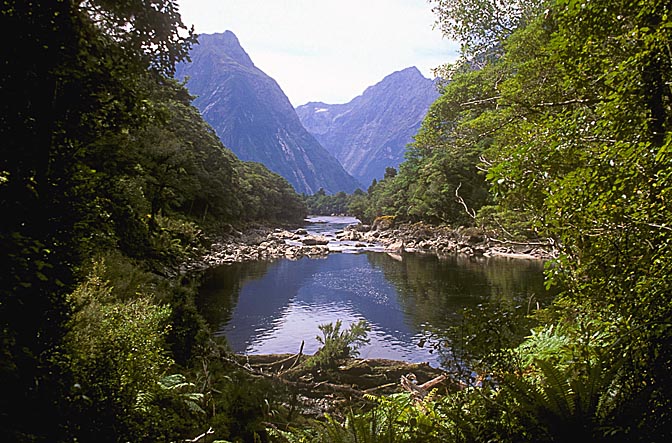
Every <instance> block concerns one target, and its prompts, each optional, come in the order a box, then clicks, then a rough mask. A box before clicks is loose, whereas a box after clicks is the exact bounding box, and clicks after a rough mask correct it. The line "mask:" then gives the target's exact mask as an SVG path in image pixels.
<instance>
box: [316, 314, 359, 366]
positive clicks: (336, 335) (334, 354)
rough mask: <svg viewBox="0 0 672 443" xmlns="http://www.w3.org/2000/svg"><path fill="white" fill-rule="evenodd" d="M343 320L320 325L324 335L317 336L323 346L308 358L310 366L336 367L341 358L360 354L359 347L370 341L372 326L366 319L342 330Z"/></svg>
mask: <svg viewBox="0 0 672 443" xmlns="http://www.w3.org/2000/svg"><path fill="white" fill-rule="evenodd" d="M341 325H342V322H341V320H337V321H336V323H327V324H323V325H320V326H319V328H320V331H322V334H323V337H320V336H319V335H318V336H317V337H315V338H316V339H317V341H318V342H320V343H321V344H322V347H321V348H320V349H319V350H318V351H317V352H316V353H315V355H314V356H312V357H310V358H309V359H308V360H306V365H307V366H308V367H316V368H320V369H328V368H334V367H336V365H337V363H338V361H339V360H342V359H346V358H349V357H355V356H357V355H358V354H359V350H358V349H359V348H360V347H361V346H363V345H365V344H366V343H368V342H369V339H368V338H367V337H366V335H367V332H368V331H369V330H370V327H369V326H368V325H367V323H366V321H364V320H360V321H358V322H357V323H353V324H351V325H350V327H349V328H348V329H346V330H345V331H341Z"/></svg>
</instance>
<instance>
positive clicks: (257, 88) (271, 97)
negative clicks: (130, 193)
mask: <svg viewBox="0 0 672 443" xmlns="http://www.w3.org/2000/svg"><path fill="white" fill-rule="evenodd" d="M190 57H191V62H190V63H181V64H179V65H178V67H177V72H176V77H177V78H180V79H183V78H185V77H186V78H188V81H187V88H188V89H189V91H190V93H192V94H194V95H196V96H197V98H196V99H195V100H194V105H195V106H196V107H197V108H198V109H199V110H200V111H201V114H202V115H203V118H204V119H205V120H206V121H207V122H208V123H209V124H210V125H211V126H212V127H213V128H214V129H215V132H216V133H217V135H218V136H219V138H220V139H221V141H222V142H223V143H224V145H225V146H226V147H228V148H229V149H231V150H232V151H233V152H234V153H235V154H236V156H238V157H239V158H240V159H241V160H246V161H256V162H259V163H262V164H264V165H265V166H266V167H268V168H269V169H270V170H271V171H273V172H276V173H278V174H280V175H281V176H283V177H284V178H285V179H287V181H289V183H291V184H292V186H294V189H296V190H297V192H302V193H306V194H313V193H315V192H317V191H318V190H319V189H320V188H323V189H324V190H325V191H327V192H328V193H335V192H338V191H345V192H352V191H353V190H355V189H356V188H357V187H359V186H360V184H359V183H358V182H357V181H356V180H355V179H354V178H353V177H352V176H350V175H349V174H348V173H347V172H345V170H344V169H343V167H342V166H341V165H340V163H339V162H338V161H337V160H336V159H335V158H334V157H333V155H332V154H330V153H329V152H328V151H327V150H326V149H324V148H323V147H322V146H321V145H320V144H319V142H318V141H317V140H316V139H315V138H314V137H313V136H312V135H311V134H310V133H308V131H306V129H305V128H304V127H303V125H302V124H301V122H300V120H299V118H298V116H297V114H296V111H295V110H294V108H293V106H292V105H291V103H290V102H289V99H288V98H287V96H286V95H285V94H284V92H283V91H282V89H281V88H280V86H279V85H278V84H277V83H276V81H275V80H273V79H272V78H271V77H269V76H268V75H266V74H265V73H264V72H263V71H261V70H260V69H259V68H257V67H256V66H255V65H254V63H253V62H252V59H251V58H250V56H249V55H248V54H247V53H246V52H245V50H244V49H243V48H242V46H241V45H240V42H239V41H238V38H237V37H236V36H235V34H234V33H233V32H231V31H226V32H224V33H219V34H201V35H200V36H199V44H198V45H195V46H194V48H193V49H192V51H191V53H190Z"/></svg>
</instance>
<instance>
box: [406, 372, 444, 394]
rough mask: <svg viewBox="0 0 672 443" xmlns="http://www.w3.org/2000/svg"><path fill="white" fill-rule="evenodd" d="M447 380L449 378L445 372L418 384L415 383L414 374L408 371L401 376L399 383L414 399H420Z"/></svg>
mask: <svg viewBox="0 0 672 443" xmlns="http://www.w3.org/2000/svg"><path fill="white" fill-rule="evenodd" d="M447 380H449V378H448V376H447V375H446V374H441V375H439V376H437V377H434V378H433V379H431V380H429V381H426V382H425V383H423V384H421V385H419V384H417V378H416V376H415V374H413V373H410V374H408V375H402V376H401V381H400V384H401V387H402V388H404V389H405V390H406V391H408V392H410V393H411V396H412V397H413V398H414V399H415V400H422V399H423V398H425V397H426V396H427V394H429V391H431V390H432V389H434V388H435V387H437V386H439V385H440V384H442V383H444V382H446V381H447Z"/></svg>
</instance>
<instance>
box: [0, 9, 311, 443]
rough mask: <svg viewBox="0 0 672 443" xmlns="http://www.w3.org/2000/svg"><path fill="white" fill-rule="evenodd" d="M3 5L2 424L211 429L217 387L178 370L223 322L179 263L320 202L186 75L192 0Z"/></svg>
mask: <svg viewBox="0 0 672 443" xmlns="http://www.w3.org/2000/svg"><path fill="white" fill-rule="evenodd" d="M0 20H1V21H0V23H1V24H2V28H3V29H5V30H7V31H10V30H11V34H10V33H6V34H5V36H6V38H5V42H4V44H3V46H2V49H0V52H1V58H2V63H3V68H2V70H1V72H0V138H1V139H2V147H1V148H0V149H1V150H2V155H1V156H0V201H1V202H2V208H3V211H4V214H3V217H2V220H1V221H0V249H1V250H2V258H3V260H2V263H3V272H2V273H1V274H0V361H1V364H0V385H2V387H3V395H2V396H1V399H0V439H1V440H3V441H140V440H152V441H153V440H166V441H167V440H171V441H172V440H176V439H178V438H185V437H187V436H193V435H196V434H197V433H198V432H197V430H198V429H200V426H201V424H202V422H203V421H204V419H205V413H204V412H203V411H199V408H198V407H195V406H197V405H196V403H194V402H195V401H197V400H198V399H199V398H200V397H199V396H201V395H202V393H199V392H197V391H195V390H194V388H193V385H190V383H189V382H188V381H186V380H184V379H182V378H181V377H182V376H181V375H179V374H177V373H175V371H185V372H190V371H192V370H191V369H190V366H189V365H190V362H193V361H194V359H195V358H196V355H197V354H198V353H199V352H201V353H202V352H204V351H203V350H202V349H205V348H203V346H205V345H206V344H207V337H208V335H207V334H206V333H205V330H204V329H203V328H202V325H203V322H202V321H201V320H200V317H199V315H198V314H197V312H196V309H195V306H194V301H193V296H194V288H193V287H191V286H190V285H189V284H188V282H180V281H179V280H177V279H171V278H169V276H171V275H176V270H177V266H178V265H179V264H180V263H181V262H183V261H184V260H185V259H186V258H188V257H189V256H190V255H192V254H193V252H194V249H198V248H199V247H201V246H202V245H201V244H200V242H201V241H202V240H203V238H202V231H203V229H204V228H209V229H213V230H214V229H216V228H217V226H218V225H219V224H221V223H234V224H240V223H245V222H250V221H264V222H291V221H294V220H301V219H302V217H303V214H304V212H305V209H304V206H303V204H302V202H301V200H300V198H299V196H297V195H296V194H295V193H294V191H293V190H292V189H291V187H290V186H289V185H288V184H287V182H286V181H285V180H283V179H282V178H280V177H279V176H277V175H275V174H272V173H270V172H269V171H268V170H267V169H265V168H264V167H262V166H261V165H257V164H247V163H243V162H240V161H239V160H237V159H236V158H235V157H234V156H233V155H232V154H231V153H230V152H229V151H228V150H227V149H226V148H224V147H223V146H222V145H221V143H220V142H219V140H218V139H217V137H216V136H215V135H214V132H213V131H212V130H211V129H210V128H209V127H208V126H207V125H206V124H205V123H204V122H203V121H202V119H201V117H200V115H199V113H198V112H197V111H196V110H195V108H193V107H192V106H191V104H190V103H191V97H190V96H189V95H188V93H187V92H186V90H185V88H184V87H183V86H181V85H179V84H178V83H177V82H175V81H174V80H172V79H171V76H172V74H173V72H174V68H175V64H176V63H177V62H178V61H180V60H183V59H184V58H185V57H186V55H187V54H188V51H189V48H190V47H191V45H192V44H193V43H194V42H195V41H196V37H195V35H194V33H193V30H189V29H187V28H186V27H185V26H184V25H183V24H182V22H181V19H180V16H179V13H178V7H177V4H176V2H175V1H174V0H152V1H146V0H124V1H107V0H92V1H86V2H80V1H74V0H54V1H50V2H25V1H5V2H3V5H2V6H1V7H0ZM199 346H201V348H199ZM199 349H201V350H199Z"/></svg>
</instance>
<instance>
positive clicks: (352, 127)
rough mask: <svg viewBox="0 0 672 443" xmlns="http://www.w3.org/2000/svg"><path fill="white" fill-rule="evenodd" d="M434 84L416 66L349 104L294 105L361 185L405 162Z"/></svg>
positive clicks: (432, 97) (434, 90) (306, 124)
mask: <svg viewBox="0 0 672 443" xmlns="http://www.w3.org/2000/svg"><path fill="white" fill-rule="evenodd" d="M438 97H439V93H438V90H437V88H436V83H435V82H434V81H432V80H430V79H427V78H425V77H424V76H423V75H422V74H421V73H420V71H419V70H418V69H417V68H415V67H411V68H407V69H404V70H401V71H397V72H394V73H392V74H390V75H388V76H387V77H385V78H384V79H383V80H382V81H380V82H379V83H377V84H376V85H373V86H370V87H368V88H367V89H366V90H365V91H364V93H363V94H362V95H360V96H358V97H356V98H354V99H353V100H352V101H350V102H349V103H345V104H326V103H322V102H310V103H306V104H305V105H302V106H299V107H297V108H296V111H297V114H298V115H299V118H300V119H301V123H303V126H304V127H305V128H306V129H307V130H308V131H309V132H310V133H311V134H313V135H314V136H315V138H316V139H317V140H318V141H319V142H320V144H321V145H322V146H324V147H325V148H326V149H327V150H328V151H329V152H331V153H332V154H333V155H334V156H335V157H336V159H338V161H339V162H341V164H342V165H343V167H344V168H345V170H346V171H348V172H349V173H350V174H352V175H353V176H354V177H355V178H356V179H358V180H359V182H360V183H362V184H364V185H367V186H368V184H369V183H371V181H372V180H373V179H374V178H376V179H380V178H382V177H383V175H384V173H385V168H386V167H388V166H392V167H395V168H396V167H398V166H399V164H400V163H401V162H402V161H403V160H404V152H405V151H406V145H407V144H408V143H410V142H411V141H413V136H414V135H415V134H416V133H417V131H418V129H419V128H420V125H421V123H422V120H423V119H424V117H425V115H426V114H427V110H428V109H429V106H430V105H431V104H432V103H433V102H434V101H435V100H436V99H437V98H438Z"/></svg>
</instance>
